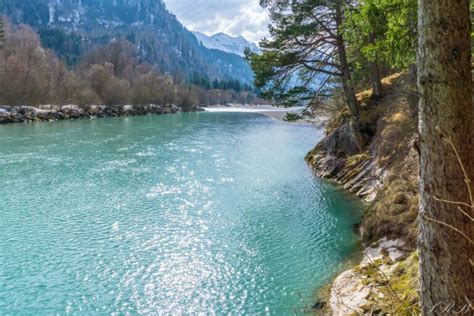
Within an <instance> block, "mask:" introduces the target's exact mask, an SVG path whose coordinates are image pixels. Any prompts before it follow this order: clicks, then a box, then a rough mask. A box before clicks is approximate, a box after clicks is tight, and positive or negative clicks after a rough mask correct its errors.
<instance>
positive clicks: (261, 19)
mask: <svg viewBox="0 0 474 316" xmlns="http://www.w3.org/2000/svg"><path fill="white" fill-rule="evenodd" d="M164 1H165V3H166V5H167V7H168V9H169V10H170V11H171V12H173V13H174V14H175V15H176V16H177V18H178V20H179V21H180V22H181V23H183V24H184V25H185V26H186V27H187V28H188V29H189V30H191V31H199V32H202V33H205V34H207V35H212V34H215V33H218V32H224V33H226V34H229V35H232V36H239V35H241V36H243V37H245V38H246V39H247V40H249V41H252V42H255V43H258V42H259V41H260V40H261V39H262V38H263V37H265V36H266V35H268V24H269V17H268V12H267V11H266V10H265V9H263V8H261V7H260V5H259V0H164Z"/></svg>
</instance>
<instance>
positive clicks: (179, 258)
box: [0, 113, 360, 315]
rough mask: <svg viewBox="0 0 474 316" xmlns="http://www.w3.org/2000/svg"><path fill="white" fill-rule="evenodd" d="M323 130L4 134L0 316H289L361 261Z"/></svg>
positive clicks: (209, 118)
mask: <svg viewBox="0 0 474 316" xmlns="http://www.w3.org/2000/svg"><path fill="white" fill-rule="evenodd" d="M321 136H322V134H321V132H320V131H318V130H316V129H315V128H314V127H311V126H303V125H290V124H286V123H282V122H277V121H275V120H272V119H270V118H268V117H265V116H261V115H259V114H255V113H192V114H178V115H164V116H147V117H131V118H110V119H100V120H77V121H62V122H54V123H32V124H13V125H4V126H0V179H1V184H0V232H1V233H0V314H1V315H24V314H31V315H56V314H59V315H62V314H68V313H69V314H78V315H104V314H115V315H126V314H129V315H135V314H151V315H189V314H198V313H201V314H210V315H222V314H228V313H231V314H233V315H265V314H269V315H292V314H294V313H295V312H298V311H300V310H301V309H303V308H304V307H305V305H308V304H310V303H311V302H312V301H313V300H314V292H315V290H316V289H317V288H318V287H320V286H322V285H323V284H325V283H326V282H328V281H329V280H330V278H331V276H332V274H333V273H335V272H336V271H337V270H338V269H340V267H341V264H342V262H343V261H344V260H345V259H346V258H347V257H348V256H349V255H350V254H351V253H353V251H354V250H355V249H356V248H357V237H356V234H355V232H354V224H356V223H357V222H358V220H359V213H360V205H359V204H357V202H356V201H355V200H354V199H352V198H351V197H349V196H347V195H346V194H344V193H343V192H341V190H340V189H337V188H335V187H333V186H332V185H330V184H328V183H326V182H324V181H321V180H319V179H317V178H315V177H314V176H313V174H312V173H311V171H310V170H309V168H308V167H307V165H306V163H305V161H304V160H303V158H304V155H305V154H306V153H307V152H308V151H309V150H310V149H311V148H312V147H313V146H314V144H315V143H316V141H317V140H318V138H320V137H321Z"/></svg>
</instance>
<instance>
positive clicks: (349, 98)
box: [335, 0, 360, 120]
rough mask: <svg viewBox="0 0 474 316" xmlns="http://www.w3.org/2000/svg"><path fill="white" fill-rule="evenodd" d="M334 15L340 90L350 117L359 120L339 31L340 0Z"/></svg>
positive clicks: (341, 19) (340, 18)
mask: <svg viewBox="0 0 474 316" xmlns="http://www.w3.org/2000/svg"><path fill="white" fill-rule="evenodd" d="M335 9H336V10H335V11H336V12H335V13H336V25H337V28H338V34H337V39H336V41H337V53H338V56H339V64H340V67H341V69H340V71H341V74H342V76H341V80H342V89H343V90H344V96H345V98H346V102H347V105H348V106H349V109H350V111H351V115H352V117H353V118H355V119H356V120H358V119H359V115H360V105H359V101H357V98H356V95H355V89H354V84H353V82H352V78H351V72H350V69H349V63H348V62H347V54H346V47H345V46H344V38H343V36H342V34H341V32H340V31H339V30H340V28H341V26H342V21H343V12H342V3H341V1H340V0H337V1H336V2H335Z"/></svg>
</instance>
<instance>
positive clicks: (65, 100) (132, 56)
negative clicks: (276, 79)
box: [0, 18, 267, 111]
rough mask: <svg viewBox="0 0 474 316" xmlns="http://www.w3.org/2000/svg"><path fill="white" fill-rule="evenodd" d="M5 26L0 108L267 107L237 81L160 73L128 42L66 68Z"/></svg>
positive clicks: (29, 36)
mask: <svg viewBox="0 0 474 316" xmlns="http://www.w3.org/2000/svg"><path fill="white" fill-rule="evenodd" d="M1 21H2V23H1V24H0V29H1V30H0V41H1V46H0V86H1V87H2V89H0V104H1V105H9V106H14V105H29V106H37V105H45V104H51V105H65V104H76V105H78V106H84V105H93V104H100V105H107V106H112V105H127V104H131V105H146V104H156V105H160V106H164V107H167V106H170V105H171V104H174V105H177V106H179V107H180V108H181V109H183V110H184V111H190V110H194V109H195V108H196V107H198V106H200V105H210V104H227V103H242V104H249V103H262V102H263V100H261V99H260V98H258V97H257V95H256V90H254V89H253V88H252V87H250V86H248V85H244V84H241V83H240V82H238V81H236V80H230V81H222V80H220V81H219V80H214V81H212V82H208V80H204V79H203V78H201V77H200V76H199V75H198V74H196V75H194V76H192V77H191V78H183V77H180V76H179V75H171V74H164V73H161V72H160V71H158V70H157V68H156V67H155V66H152V65H150V64H147V63H145V62H143V61H142V60H140V58H139V56H138V53H137V47H136V46H134V45H132V44H131V43H130V42H128V41H127V40H126V39H123V38H116V39H115V40H113V41H112V42H110V43H108V44H106V45H103V46H98V47H96V48H95V49H93V50H92V51H88V52H86V53H85V54H84V55H83V56H81V58H80V59H79V60H78V61H77V63H75V64H72V65H67V64H66V63H65V62H64V61H63V60H61V59H60V58H59V57H58V56H56V55H55V53H54V52H53V51H51V50H48V49H45V48H44V47H43V46H42V42H41V39H40V37H39V35H38V34H37V33H36V32H35V31H34V30H33V29H32V28H31V27H29V26H27V25H13V24H11V23H8V22H6V19H3V18H2V20H1ZM265 103H267V102H265Z"/></svg>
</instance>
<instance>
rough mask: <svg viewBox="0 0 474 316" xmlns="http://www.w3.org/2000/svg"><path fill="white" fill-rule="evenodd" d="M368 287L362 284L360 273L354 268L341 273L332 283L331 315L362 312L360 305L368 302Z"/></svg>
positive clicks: (338, 315) (340, 315)
mask: <svg viewBox="0 0 474 316" xmlns="http://www.w3.org/2000/svg"><path fill="white" fill-rule="evenodd" d="M369 294H370V288H369V287H368V286H364V284H362V278H361V275H360V274H359V273H358V272H356V271H355V270H354V269H350V270H347V271H345V272H343V273H341V274H340V275H339V276H338V277H337V278H336V279H335V280H334V283H333V284H332V287H331V294H330V297H329V307H330V308H331V311H332V315H335V316H346V315H352V314H354V313H363V310H362V309H361V307H362V306H364V305H366V304H367V303H368V300H367V298H368V297H369Z"/></svg>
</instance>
